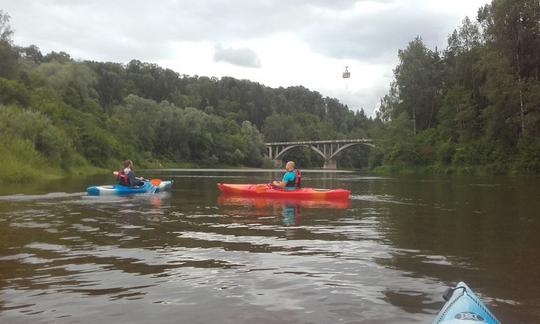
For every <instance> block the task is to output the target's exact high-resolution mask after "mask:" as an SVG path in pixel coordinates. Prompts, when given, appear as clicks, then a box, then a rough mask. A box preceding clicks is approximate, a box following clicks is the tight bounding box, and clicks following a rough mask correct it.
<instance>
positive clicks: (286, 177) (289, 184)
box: [272, 161, 300, 190]
mask: <svg viewBox="0 0 540 324" xmlns="http://www.w3.org/2000/svg"><path fill="white" fill-rule="evenodd" d="M272 185H273V186H275V187H279V188H283V189H285V190H294V189H298V188H300V171H299V170H297V169H295V164H294V162H293V161H289V162H287V164H286V165H285V174H283V178H282V179H281V181H272Z"/></svg>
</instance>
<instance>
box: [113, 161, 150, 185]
mask: <svg viewBox="0 0 540 324" xmlns="http://www.w3.org/2000/svg"><path fill="white" fill-rule="evenodd" d="M116 181H117V182H118V184H120V185H123V186H127V187H135V186H141V185H143V184H144V182H143V178H138V177H136V176H135V172H134V171H133V162H132V161H131V160H125V161H124V168H123V169H120V171H118V175H117V176H116Z"/></svg>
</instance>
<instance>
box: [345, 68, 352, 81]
mask: <svg viewBox="0 0 540 324" xmlns="http://www.w3.org/2000/svg"><path fill="white" fill-rule="evenodd" d="M350 77H351V72H349V67H348V66H346V67H345V72H343V79H348V78H350Z"/></svg>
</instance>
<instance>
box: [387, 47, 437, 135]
mask: <svg viewBox="0 0 540 324" xmlns="http://www.w3.org/2000/svg"><path fill="white" fill-rule="evenodd" d="M398 56H399V60H400V63H399V64H398V66H397V67H396V69H395V70H394V75H395V79H396V81H395V82H396V87H397V90H398V93H399V98H400V100H401V104H400V105H399V107H400V108H401V110H400V111H398V112H397V115H399V114H401V112H402V111H405V112H406V113H407V114H408V115H409V116H410V118H411V119H412V121H413V132H414V134H416V132H417V130H422V129H426V128H430V127H432V126H435V123H436V115H437V107H438V102H439V100H440V93H441V86H442V83H441V82H442V65H441V60H440V57H439V53H438V52H437V51H436V50H435V51H431V50H429V49H428V48H426V46H425V45H424V43H423V42H422V39H421V38H420V37H417V38H415V39H414V40H413V41H412V42H410V43H409V44H408V46H407V48H406V49H405V50H400V51H399V53H398Z"/></svg>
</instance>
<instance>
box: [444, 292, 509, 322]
mask: <svg viewBox="0 0 540 324" xmlns="http://www.w3.org/2000/svg"><path fill="white" fill-rule="evenodd" d="M444 299H445V300H446V304H444V306H443V308H442V309H441V311H440V312H439V314H438V315H437V317H436V318H435V320H434V321H433V324H465V323H487V324H500V322H499V321H498V320H497V319H496V318H495V316H494V315H493V314H492V313H491V312H490V311H489V309H488V308H487V307H486V305H484V303H482V301H481V300H480V298H478V296H476V294H475V293H474V292H473V291H472V290H471V288H469V287H468V286H467V285H466V284H465V283H464V282H460V283H458V284H457V286H456V287H455V288H450V289H449V290H448V291H447V292H446V293H445V294H444Z"/></svg>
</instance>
